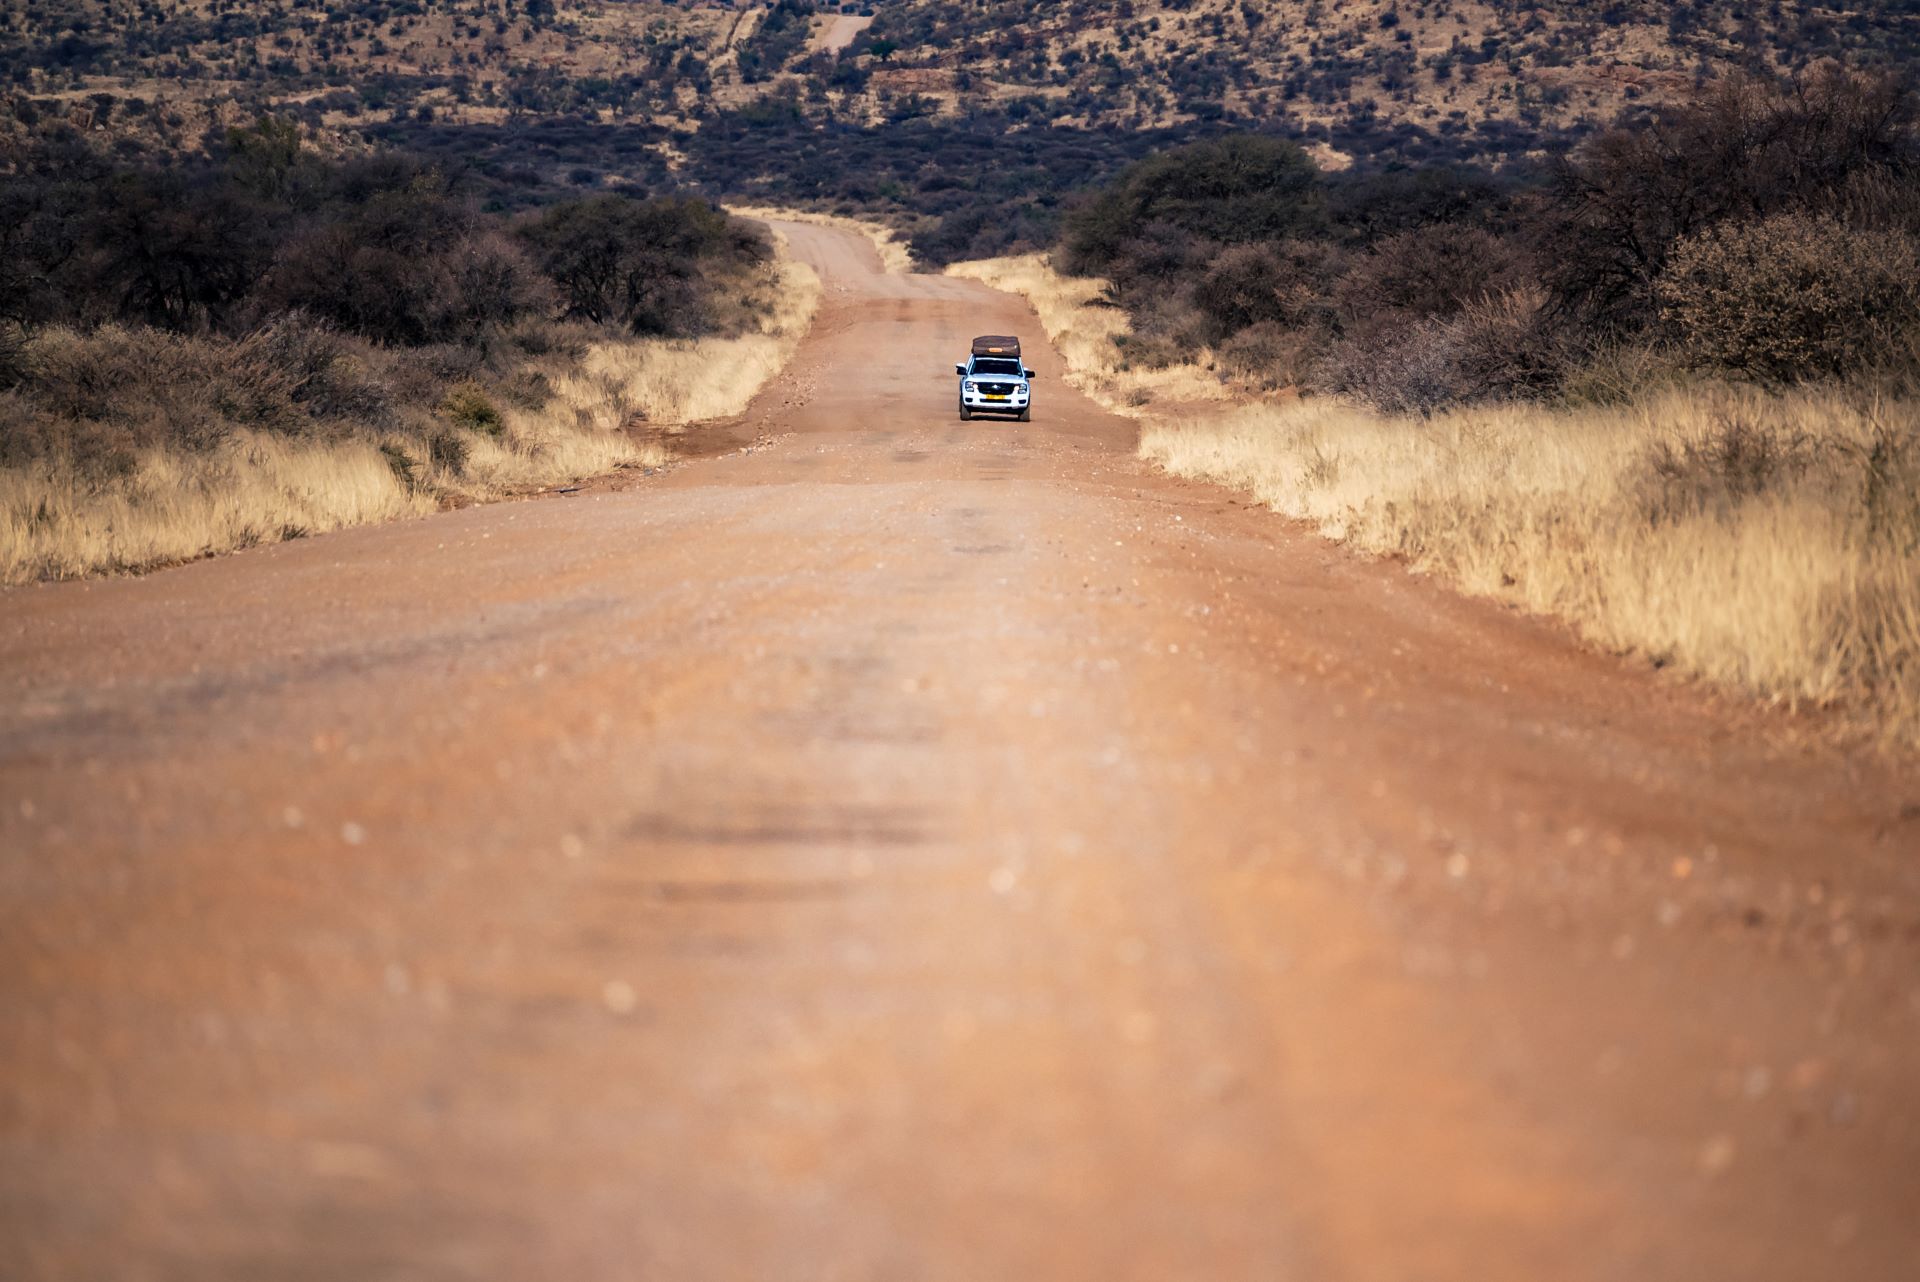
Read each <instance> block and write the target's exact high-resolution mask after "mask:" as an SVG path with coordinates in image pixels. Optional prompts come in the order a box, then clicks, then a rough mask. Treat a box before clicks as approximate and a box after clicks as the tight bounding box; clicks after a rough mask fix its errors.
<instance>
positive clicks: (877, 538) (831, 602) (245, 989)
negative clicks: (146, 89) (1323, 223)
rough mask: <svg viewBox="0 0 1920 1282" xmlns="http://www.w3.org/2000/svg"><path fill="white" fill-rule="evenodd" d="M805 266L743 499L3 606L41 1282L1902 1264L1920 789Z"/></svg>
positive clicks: (724, 492)
mask: <svg viewBox="0 0 1920 1282" xmlns="http://www.w3.org/2000/svg"><path fill="white" fill-rule="evenodd" d="M790 234H791V235H792V237H793V239H794V241H795V243H796V245H797V246H798V247H799V248H800V250H801V251H802V252H803V253H804V254H805V255H807V256H808V257H810V258H811V259H812V260H813V261H815V262H816V263H817V264H818V265H819V266H820V267H821V269H822V271H823V275H824V276H825V278H826V279H827V280H828V282H829V291H828V300H827V303H826V306H825V308H824V310H823V313H822V315H821V318H820V320H819V322H818V325H817V327H816V332H815V334H814V335H813V337H812V338H811V339H810V340H809V341H808V342H807V343H806V345H805V346H804V347H803V349H802V351H801V353H800V355H799V357H798V358H797V359H796V362H795V365H794V367H793V369H792V370H791V371H790V373H789V374H788V375H787V376H785V377H783V378H782V379H781V380H780V381H779V383H778V384H777V385H776V386H775V387H773V388H772V389H770V390H769V391H768V392H767V393H766V394H765V395H764V396H763V397H762V398H761V400H760V401H759V402H758V403H757V404H756V406H755V407H754V409H753V410H752V411H750V412H749V414H748V415H747V416H746V417H745V418H744V419H743V420H742V421H741V422H739V423H736V424H732V425H727V426H723V427H721V428H716V429H712V430H710V431H708V432H707V433H706V434H705V439H706V440H708V441H709V442H717V443H725V442H729V441H732V442H739V443H745V442H751V441H754V440H756V439H760V438H767V437H771V438H772V439H771V441H770V442H768V443H766V444H764V446H763V447H761V448H755V449H752V450H750V451H748V452H736V453H732V454H725V455H721V456H717V457H710V458H706V459H703V460H700V461H697V462H692V463H688V464H686V465H684V466H681V467H677V468H674V469H672V470H670V471H669V472H666V473H664V474H661V475H658V476H655V477H652V478H646V479H636V480H633V481H631V482H628V483H623V485H624V488H618V489H613V490H607V489H601V490H595V491H589V492H586V493H582V494H579V495H574V496H570V497H566V498H559V499H551V500H546V501H541V502H529V503H517V504H505V505H499V506H493V507H486V508H476V509H472V510H468V511H463V512H457V513H450V514H447V515H443V516H440V517H436V518H433V519H429V520H423V521H417V522H412V523H406V524H398V525H392V526H386V527H381V528H377V529H366V530H360V531H354V532H349V533H345V534H340V535H335V536H330V537H327V538H322V539H315V540H312V541H308V542H302V543H296V544H290V545H285V546H281V547H276V548H272V549H266V550H260V551H254V552H249V553H245V554H243V555H239V556H234V557H230V558H226V559H223V560H219V561H210V562H204V563H200V564H196V565H192V566H187V567H183V568H180V569H176V570H171V571H167V572H165V573H160V574H155V575H152V576H150V577H147V578H143V579H118V580H110V581H97V582H89V583H73V584H61V585H55V586H45V587H38V588H30V589H21V590H16V591H10V592H6V593H4V594H0V967H4V970H3V971H0V973H3V974H4V976H5V978H4V980H0V1011H4V1019H0V1065H3V1066H4V1067H3V1068H0V1276H5V1277H8V1278H69V1277H114V1278H122V1279H142V1278H194V1279H207V1278H224V1277H232V1278H246V1279H257V1278H310V1279H335V1278H339V1279H365V1278H371V1277H391V1278H420V1279H440V1278H485V1279H497V1278H536V1277H543V1278H570V1279H582V1280H586V1279H599V1278H620V1279H625V1278H633V1277H657V1278H673V1279H757V1280H765V1279H814V1278H822V1279H826V1278H848V1279H893V1278H900V1279H905V1278H912V1279H929V1280H937V1279H954V1280H955V1282H960V1280H963V1279H964V1280H968V1282H978V1280H980V1279H1000V1278H1007V1279H1012V1278H1021V1279H1048V1280H1049V1282H1056V1280H1070V1279H1083V1278H1084V1279H1090V1280H1091V1279H1099V1280H1100V1282H1113V1280H1115V1279H1142V1280H1146V1279H1152V1280H1155V1282H1160V1280H1164V1279H1168V1278H1176V1277H1178V1278H1196V1279H1198V1278H1204V1279H1208V1280H1209V1282H1231V1280H1234V1279H1254V1278H1259V1279H1269V1278H1292V1279H1303V1280H1306V1282H1319V1280H1322V1279H1329V1280H1337V1279H1355V1280H1374V1279H1377V1280H1379V1282H1448V1280H1452V1279H1460V1280H1462V1282H1465V1280H1468V1279H1471V1280H1473V1282H1501V1280H1504V1279H1513V1280H1515V1282H1541V1280H1543V1279H1554V1280H1556V1282H1561V1280H1572V1279H1620V1280H1621V1282H1629V1280H1630V1282H1655V1280H1658V1279H1675V1280H1679V1279H1687V1280H1689V1282H1698V1280H1700V1279H1719V1278H1727V1279H1735V1278H1737V1279H1741V1280H1742V1282H1759V1280H1764V1279H1783V1280H1784V1279H1794V1280H1795V1282H1803V1280H1804V1279H1807V1278H1821V1279H1824V1280H1842V1279H1892V1278H1903V1277H1913V1276H1916V1275H1917V1274H1920V1217H1916V1216H1915V1214H1914V1211H1915V1208H1916V1207H1917V1206H1920V1091H1917V1090H1916V1087H1920V861H1917V860H1916V853H1917V852H1920V780H1916V779H1915V777H1914V775H1913V773H1912V772H1911V770H1910V769H1907V768H1905V767H1898V766H1893V765H1889V764H1886V763H1884V762H1882V761H1880V760H1878V759H1876V758H1874V757H1872V756H1869V755H1866V754H1864V753H1853V752H1850V751H1845V750H1837V749H1834V748H1832V747H1823V746H1820V745H1818V744H1816V743H1811V742H1809V741H1808V740H1806V738H1805V737H1804V736H1801V735H1798V734H1796V732H1795V731H1794V729H1793V728H1792V727H1791V726H1789V725H1788V724H1787V723H1785V722H1784V721H1783V720H1782V719H1781V718H1778V717H1775V716H1773V715H1770V714H1767V713H1764V712H1761V711H1757V710H1752V709H1746V708H1742V707H1739V706H1734V705H1731V704H1727V703H1723V702H1722V701H1719V700H1715V699H1712V698H1710V697H1709V696H1707V695H1705V694H1703V693H1701V692H1699V691H1697V690H1694V689H1691V688H1687V687H1683V686H1679V685H1676V684H1674V683H1671V682H1667V681H1664V680H1662V679H1660V678H1658V677H1657V676H1655V675H1654V674H1652V673H1649V672H1647V671H1645V670H1643V669H1641V668H1639V667H1636V666H1634V665H1631V664H1627V663H1623V662H1620V661H1617V660H1614V659H1612V658H1608V657H1605V656H1600V655H1596V654H1594V653H1591V652H1589V651H1586V650H1583V649H1582V648H1580V647H1579V646H1577V645H1575V644H1573V643H1572V642H1570V641H1569V640H1568V639H1567V638H1566V637H1565V636H1564V635H1563V634H1562V633H1561V632H1560V631H1559V630H1557V629H1555V628H1553V627H1550V626H1547V625H1545V624H1542V623H1539V622H1535V621H1530V620H1527V619H1524V618H1520V617H1517V616H1515V615H1513V614H1510V613H1507V612H1505V611H1503V610H1501V609H1498V608H1496V607H1493V606H1489V605H1486V604H1483V603H1478V602H1472V601H1467V600H1462V599H1460V598H1457V597H1455V596H1452V595H1450V594H1448V593H1447V592H1445V591H1443V590H1441V589H1439V588H1437V587H1436V586H1434V585H1432V584H1429V583H1426V582H1423V581H1420V580H1417V579H1414V578H1412V577H1409V576H1408V575H1407V574H1405V573H1404V572H1402V571H1401V570H1399V569H1398V568H1396V567H1394V566H1391V565H1386V564H1379V563H1371V562H1366V561H1361V560H1357V559H1355V558H1352V557H1350V556H1347V555H1345V554H1343V553H1341V552H1339V551H1337V550H1335V549H1333V548H1330V547H1329V546H1327V545H1325V544H1323V543H1321V542H1320V541H1318V540H1316V539H1314V538H1313V537H1311V536H1309V535H1307V534H1305V533H1303V532H1301V531H1300V530H1299V529H1297V528H1295V527H1293V526H1291V525H1289V524H1288V523H1286V522H1284V521H1281V520H1279V519H1277V518H1274V517H1272V516H1270V515H1268V514H1265V513H1261V512H1255V511H1250V510H1248V509H1246V508H1244V507H1242V506H1240V505H1239V504H1238V502H1237V501H1236V499H1235V497H1234V496H1233V495H1231V494H1228V493H1226V492H1224V491H1221V490H1217V489H1212V488H1208V487H1205V486H1200V485H1193V484H1187V483H1182V482H1177V481H1172V480H1168V479H1166V478H1163V477H1160V476H1157V475H1154V474H1152V473H1151V472H1149V471H1148V470H1147V469H1146V468H1145V467H1143V465H1142V464H1140V463H1139V462H1137V461H1135V460H1134V459H1133V458H1132V457H1131V452H1130V446H1131V440H1132V434H1131V430H1130V427H1129V425H1128V424H1126V423H1125V422H1123V421H1120V420H1117V419H1114V418H1112V417H1109V416H1107V415H1105V414H1103V413H1102V412H1100V411H1099V410H1098V409H1096V408H1095V407H1094V406H1092V405H1091V404H1089V403H1087V402H1086V401H1084V400H1082V399H1081V398H1079V397H1077V396H1076V395H1074V394H1073V393H1071V392H1070V391H1069V390H1068V389H1067V388H1066V387H1065V386H1064V384H1063V382H1062V378H1061V375H1062V370H1061V368H1060V365H1059V362H1058V360H1057V359H1056V358H1055V357H1054V356H1053V354H1052V353H1051V352H1049V351H1047V350H1046V349H1045V347H1044V345H1043V344H1041V343H1040V342H1038V341H1037V340H1038V335H1039V329H1038V326H1037V324H1036V323H1035V321H1034V319H1033V317H1032V316H1031V315H1030V314H1029V313H1028V312H1027V311H1026V309H1025V308H1024V306H1022V305H1021V304H1019V303H1018V302H1017V301H1015V300H1012V299H1010V298H1008V297H1007V296H1005V295H1000V294H995V293H993V292H990V291H988V290H986V289H984V288H982V287H979V286H976V285H972V284H969V283H964V282H958V281H950V280H943V279H921V278H900V277H888V276H883V275H881V274H880V273H879V271H878V269H877V266H876V265H875V264H874V262H873V260H872V255H871V253H870V251H869V250H868V248H867V247H866V246H865V245H864V243H862V242H860V241H858V240H857V239H856V238H853V237H849V236H846V235H844V234H842V233H837V232H832V231H826V230H822V229H817V228H799V227H796V228H792V229H790ZM990 331H1004V332H1011V333H1021V334H1023V335H1026V336H1028V341H1029V344H1030V349H1031V359H1032V360H1033V361H1034V363H1035V364H1036V365H1037V366H1038V368H1039V369H1040V371H1041V375H1042V381H1041V382H1040V384H1039V389H1040V392H1041V395H1040V396H1039V398H1038V401H1037V411H1036V421H1035V422H1034V423H1032V424H1031V425H1025V426H1023V425H1016V424H1011V423H1006V424H1001V423H994V422H984V421H976V422H974V423H970V424H964V425H963V424H961V423H959V422H958V421H956V418H955V415H954V410H953V403H952V402H953V387H952V382H953V380H952V375H951V365H952V362H953V360H955V359H957V356H956V353H963V352H964V350H965V348H964V342H965V340H966V338H968V337H970V336H971V335H972V334H974V333H979V332H990Z"/></svg>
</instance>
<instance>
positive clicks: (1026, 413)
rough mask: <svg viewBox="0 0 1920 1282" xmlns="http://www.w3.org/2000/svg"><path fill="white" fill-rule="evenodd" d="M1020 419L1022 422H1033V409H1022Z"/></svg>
mask: <svg viewBox="0 0 1920 1282" xmlns="http://www.w3.org/2000/svg"><path fill="white" fill-rule="evenodd" d="M1020 421H1021V422H1022V423H1031V422H1033V410H1032V408H1031V407H1029V408H1027V409H1023V410H1021V411H1020Z"/></svg>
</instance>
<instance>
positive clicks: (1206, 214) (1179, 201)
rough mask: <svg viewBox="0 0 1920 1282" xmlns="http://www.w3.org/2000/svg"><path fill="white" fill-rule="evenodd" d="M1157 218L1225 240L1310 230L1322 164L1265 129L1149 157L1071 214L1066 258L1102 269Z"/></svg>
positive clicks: (1320, 198) (1321, 220)
mask: <svg viewBox="0 0 1920 1282" xmlns="http://www.w3.org/2000/svg"><path fill="white" fill-rule="evenodd" d="M1154 223H1163V224H1166V225H1167V226H1169V227H1172V228H1174V229H1177V230H1178V231H1180V232H1182V233H1184V234H1185V235H1187V236H1189V237H1193V238H1196V239H1201V240H1211V241H1218V242H1220V243H1222V244H1241V243H1245V242H1248V241H1262V240H1278V239H1282V238H1284V237H1288V236H1298V235H1303V234H1308V233H1311V232H1314V231H1317V230H1319V229H1321V228H1322V227H1324V226H1325V224H1326V207H1325V196H1324V193H1323V191H1322V190H1321V185H1320V171H1319V169H1318V167H1316V166H1315V165H1314V163H1313V161H1312V160H1311V159H1310V158H1309V157H1308V156H1307V154H1306V152H1304V151H1302V150H1301V149H1300V148H1299V147H1298V146H1296V145H1295V144H1293V143H1291V142H1287V141H1285V140H1284V139H1280V138H1273V137H1268V136H1266V135H1263V134H1236V135H1231V136H1228V137H1225V138H1216V139H1213V140H1212V141H1209V142H1200V143H1192V144H1190V145H1188V146H1185V147H1176V148H1174V149H1173V150H1172V151H1167V152H1162V153H1160V154H1159V155H1156V156H1150V157H1148V158H1147V159H1145V160H1142V161H1140V162H1138V163H1136V164H1134V165H1132V166H1130V167H1129V168H1127V169H1126V170H1124V171H1123V172H1122V173H1121V174H1120V176H1119V178H1117V179H1116V180H1115V181H1114V183H1113V185H1112V186H1110V187H1108V188H1106V189H1105V190H1104V191H1102V192H1101V193H1100V194H1099V195H1098V196H1097V197H1095V198H1094V199H1093V200H1091V201H1089V202H1088V203H1087V204H1085V205H1083V206H1082V207H1081V208H1080V209H1078V210H1076V211H1075V212H1074V213H1073V214H1072V215H1071V216H1070V217H1069V218H1068V220H1067V226H1066V236H1065V241H1064V245H1063V248H1064V251H1065V252H1064V255H1063V260H1064V265H1065V267H1066V269H1067V270H1068V271H1070V272H1074V273H1076V274H1079V275H1102V274H1105V273H1106V272H1107V271H1109V269H1110V268H1111V267H1112V265H1113V264H1114V263H1115V262H1116V261H1117V260H1118V259H1120V258H1121V257H1122V255H1123V254H1124V253H1125V251H1126V248H1127V245H1128V243H1129V242H1131V241H1134V240H1136V239H1138V238H1139V237H1140V236H1141V235H1142V234H1143V233H1144V232H1145V230H1146V229H1147V228H1148V227H1149V226H1150V225H1152V224H1154Z"/></svg>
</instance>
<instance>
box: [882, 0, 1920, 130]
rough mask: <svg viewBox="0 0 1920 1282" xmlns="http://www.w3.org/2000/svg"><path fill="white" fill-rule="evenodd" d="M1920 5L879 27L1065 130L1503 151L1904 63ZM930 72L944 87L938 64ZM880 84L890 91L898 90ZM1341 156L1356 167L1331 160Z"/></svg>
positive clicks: (1213, 10)
mask: <svg viewBox="0 0 1920 1282" xmlns="http://www.w3.org/2000/svg"><path fill="white" fill-rule="evenodd" d="M1917 12H1920V10H1917V9H1916V6H1914V5H1912V4H1892V5H1885V6H1881V7H1879V8H1877V9H1873V10H1866V9H1862V10H1847V9H1841V8H1838V7H1831V6H1824V5H1814V4H1808V5H1794V4H1774V5H1771V6H1769V7H1768V9H1767V10H1766V11H1765V12H1762V11H1761V10H1760V9H1759V7H1758V6H1749V5H1742V4H1738V3H1692V4H1679V5H1664V4H1651V3H1626V2H1621V0H1614V2H1611V3H1603V2H1600V0H1555V2H1552V3H1544V4H1541V3H1528V2H1525V0H1484V2H1483V0H1430V2H1427V3H1412V4H1403V3H1400V0H1331V2H1329V0H1279V2H1277V3H1263V4H1255V3H1252V2H1251V0H1071V2H1070V3H1066V4H1060V5H1053V6H1048V7H1046V8H1045V9H1043V10H1030V9H1029V8H1028V6H1025V5H1022V4H1017V3H1012V2H1011V0H910V2H908V3H903V4H898V5H891V6H888V7H887V8H886V9H884V10H883V11H882V13H881V16H880V18H879V20H878V22H877V23H876V24H875V27H874V29H873V31H872V33H871V34H872V35H873V36H874V37H875V38H876V39H881V40H885V41H887V42H889V43H890V44H892V45H893V46H895V48H894V49H893V51H892V52H891V54H890V57H889V58H888V62H889V63H890V65H892V66H894V67H897V68H899V70H897V71H893V72H891V73H890V74H891V75H892V76H896V77H906V76H911V75H915V74H919V75H920V76H921V79H922V80H923V81H925V82H926V83H930V84H931V83H939V84H940V85H942V86H943V87H946V88H949V89H951V90H952V91H953V92H954V93H956V94H974V95H980V96H985V97H989V98H1002V99H1004V98H1007V97H1010V96H1021V95H1031V96H1032V97H1034V98H1036V99H1038V100H1039V101H1040V102H1042V103H1044V104H1045V106H1044V107H1042V108H1039V109H1040V110H1043V111H1044V112H1045V114H1047V115H1048V116H1050V117H1051V118H1053V119H1055V120H1057V121H1060V122H1062V123H1074V124H1118V125H1128V126H1134V127H1140V126H1164V125H1170V124H1177V123H1181V122H1193V121H1209V120H1222V119H1228V120H1242V121H1251V122H1258V123H1284V124H1286V125H1288V126H1291V127H1293V128H1296V129H1299V130H1301V131H1303V132H1305V133H1306V134H1307V135H1309V136H1317V137H1319V138H1320V139H1322V140H1330V141H1333V142H1335V143H1342V142H1344V143H1346V144H1347V145H1348V147H1349V149H1350V150H1351V149H1354V148H1355V147H1356V145H1357V146H1358V148H1360V149H1363V150H1372V149H1373V148H1370V147H1367V144H1368V143H1369V142H1371V143H1373V144H1374V145H1375V146H1376V147H1377V146H1378V145H1380V144H1383V143H1384V144H1386V145H1389V146H1393V145H1402V146H1404V145H1405V144H1407V143H1409V142H1412V141H1414V140H1415V139H1417V138H1419V137H1421V136H1422V135H1425V136H1427V137H1428V138H1435V139H1453V140H1456V144H1457V145H1461V146H1464V147H1466V148H1467V149H1469V150H1485V151H1494V152H1505V151H1507V150H1509V149H1511V148H1512V147H1515V146H1518V145H1525V144H1527V143H1529V142H1532V141H1534V140H1537V139H1539V138H1542V137H1545V136H1549V135H1552V134H1555V133H1559V132H1562V131H1566V130H1570V129H1573V130H1577V129H1583V128H1588V127H1591V126H1593V125H1596V124H1601V123H1605V122H1607V121H1609V120H1611V119H1613V118H1614V117H1615V116H1617V115H1618V114H1619V113H1620V112H1621V111H1622V110H1624V109H1627V108H1629V107H1631V106H1632V105H1634V104H1635V103H1638V102H1650V101H1660V100H1663V99H1667V98H1670V97H1672V96H1675V95H1676V94H1678V93H1681V92H1683V91H1684V90H1685V89H1686V88H1687V87H1688V86H1689V85H1690V84H1692V83H1693V81H1694V80H1696V79H1697V78H1699V77H1702V76H1710V75H1712V74H1715V73H1716V72H1719V71H1723V70H1726V69H1729V68H1733V67H1743V68H1748V69H1754V70H1771V71H1793V70H1798V69H1800V68H1803V67H1805V66H1806V65H1807V64H1809V63H1810V62H1813V61H1817V60H1819V59H1823V58H1840V59H1845V60H1848V61H1851V62H1856V63H1860V62H1875V61H1881V60H1893V61H1898V60H1904V59H1906V58H1908V57H1910V56H1911V55H1912V53H1913V52H1914V50H1915V48H1916V40H1917V39H1920V17H1917V16H1916V13H1917ZM927 72H932V73H934V75H935V76H937V77H938V79H937V81H936V80H932V79H929V78H928V77H927V76H926V74H925V73H927ZM882 82H883V83H885V82H884V80H883V81H882ZM1333 163H1335V164H1339V163H1343V160H1342V159H1340V158H1334V159H1333Z"/></svg>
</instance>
